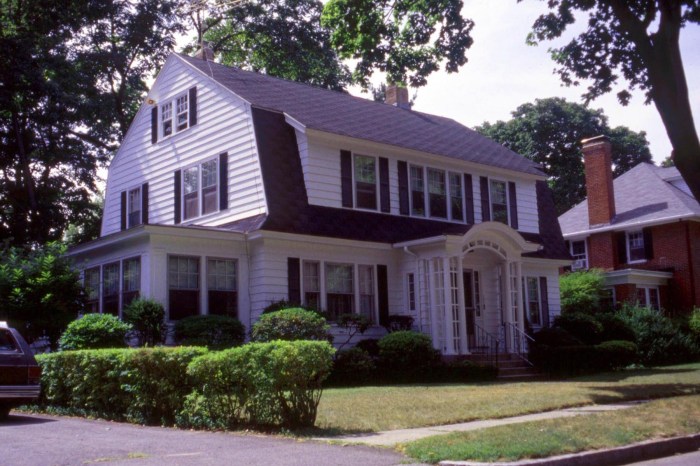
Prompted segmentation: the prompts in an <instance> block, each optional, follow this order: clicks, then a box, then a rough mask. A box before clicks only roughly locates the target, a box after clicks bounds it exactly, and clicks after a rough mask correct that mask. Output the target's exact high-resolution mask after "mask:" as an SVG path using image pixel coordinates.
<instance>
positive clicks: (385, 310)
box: [377, 265, 389, 327]
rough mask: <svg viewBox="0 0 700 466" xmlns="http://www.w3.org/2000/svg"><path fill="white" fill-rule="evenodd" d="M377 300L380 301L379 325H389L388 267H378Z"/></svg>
mask: <svg viewBox="0 0 700 466" xmlns="http://www.w3.org/2000/svg"><path fill="white" fill-rule="evenodd" d="M377 298H378V299H379V325H381V326H382V327H386V326H388V325H389V281H388V279H387V271H386V265H378V266H377Z"/></svg>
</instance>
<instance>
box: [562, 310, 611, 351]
mask: <svg viewBox="0 0 700 466" xmlns="http://www.w3.org/2000/svg"><path fill="white" fill-rule="evenodd" d="M554 326H555V327H559V328H563V329H564V330H566V331H567V332H569V334H570V335H573V336H574V337H576V338H578V339H579V340H581V341H582V342H583V343H585V344H587V345H594V344H597V343H600V342H601V334H602V333H603V326H602V325H601V323H600V322H599V321H598V320H597V319H596V318H595V317H593V316H592V315H589V314H584V313H583V312H567V313H565V314H561V315H560V316H557V318H556V319H554Z"/></svg>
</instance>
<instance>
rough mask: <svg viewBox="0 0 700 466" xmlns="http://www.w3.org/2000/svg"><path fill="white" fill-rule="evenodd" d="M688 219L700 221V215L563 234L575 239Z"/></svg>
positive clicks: (565, 237) (663, 218) (607, 226)
mask: <svg viewBox="0 0 700 466" xmlns="http://www.w3.org/2000/svg"><path fill="white" fill-rule="evenodd" d="M674 220H675V221H678V222H682V221H684V220H685V221H688V222H700V216H697V215H688V214H682V215H673V216H671V217H662V218H657V219H654V220H649V221H646V222H637V223H619V224H613V225H606V226H603V227H600V228H589V229H587V230H581V231H575V232H572V233H562V236H563V237H564V239H568V240H571V239H575V238H576V237H586V236H590V235H593V234H596V233H606V232H608V231H628V230H630V229H633V228H641V227H650V226H656V225H663V224H666V223H671V222H672V221H674Z"/></svg>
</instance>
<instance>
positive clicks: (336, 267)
mask: <svg viewBox="0 0 700 466" xmlns="http://www.w3.org/2000/svg"><path fill="white" fill-rule="evenodd" d="M325 272H326V310H327V311H328V316H329V319H330V320H336V319H337V318H338V316H340V315H342V314H351V313H353V312H354V309H355V299H354V298H355V291H354V290H355V285H354V280H353V266H352V264H332V263H326V267H325Z"/></svg>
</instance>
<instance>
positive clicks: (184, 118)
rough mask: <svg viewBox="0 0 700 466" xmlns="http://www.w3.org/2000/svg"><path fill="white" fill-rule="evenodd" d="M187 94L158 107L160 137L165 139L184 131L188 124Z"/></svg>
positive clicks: (188, 107) (188, 106) (188, 105)
mask: <svg viewBox="0 0 700 466" xmlns="http://www.w3.org/2000/svg"><path fill="white" fill-rule="evenodd" d="M189 111H190V103H189V98H188V94H187V93H184V94H181V95H178V96H177V97H175V98H174V99H172V100H168V101H166V102H164V103H162V104H161V105H160V135H161V137H163V138H165V137H168V136H172V135H173V134H174V133H179V132H180V131H183V130H186V129H187V128H188V127H189V124H190V116H189Z"/></svg>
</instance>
